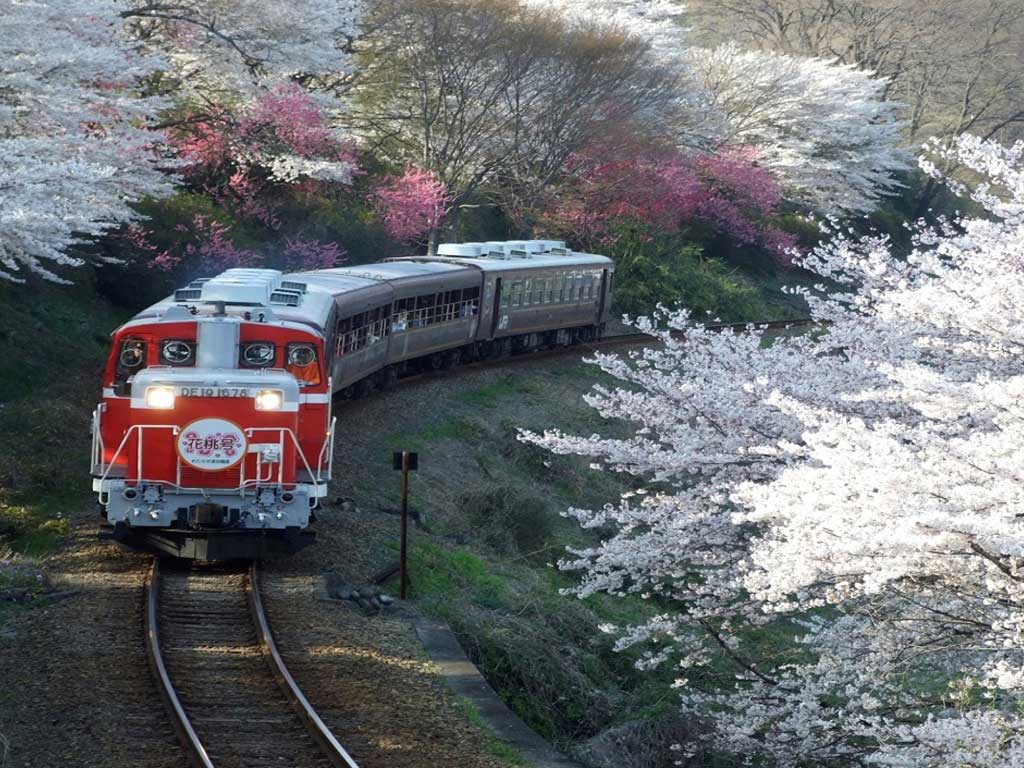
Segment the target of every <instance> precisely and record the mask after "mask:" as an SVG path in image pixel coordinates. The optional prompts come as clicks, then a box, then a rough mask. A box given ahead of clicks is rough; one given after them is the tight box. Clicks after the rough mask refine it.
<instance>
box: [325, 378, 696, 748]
mask: <svg viewBox="0 0 1024 768" xmlns="http://www.w3.org/2000/svg"><path fill="white" fill-rule="evenodd" d="M599 377H600V374H599V372H598V371H596V370H595V369H594V368H593V367H591V366H588V365H584V364H582V363H580V362H579V361H578V358H576V359H570V358H559V359H555V360H551V359H549V360H537V361H530V360H529V359H527V358H524V359H523V360H522V362H521V364H520V365H519V366H517V367H516V369H515V370H512V369H509V368H498V369H488V370H480V371H473V372H471V373H468V374H463V375H461V376H459V377H455V378H448V379H444V378H439V379H436V380H433V381H430V382H428V383H426V384H419V385H416V386H415V387H409V388H405V389H402V390H399V391H397V392H395V393H391V394H388V395H384V396H377V397H376V398H374V399H372V400H371V401H368V402H365V403H360V404H356V405H355V406H352V407H348V408H342V409H340V410H339V412H338V418H339V427H340V434H341V439H342V440H343V441H344V443H345V444H344V446H343V447H342V449H341V451H340V452H339V456H338V463H337V464H336V469H337V471H338V473H339V483H338V491H340V492H341V494H342V495H344V496H347V497H350V498H352V499H353V500H354V501H355V502H356V504H357V505H358V506H359V507H360V508H361V509H362V510H363V511H364V512H365V513H370V512H373V511H382V510H383V511H386V510H392V509H393V508H394V507H395V504H396V490H397V478H396V477H395V473H394V472H392V471H391V467H390V456H391V452H392V451H396V450H414V451H418V452H419V453H420V469H419V471H418V472H417V473H416V474H415V475H414V476H413V479H412V486H411V505H412V507H413V509H414V511H415V512H417V513H419V514H420V515H421V516H422V517H423V519H424V525H425V527H424V528H420V529H418V530H415V531H414V533H413V536H412V548H411V564H410V567H411V571H412V574H413V596H414V597H415V598H416V599H417V601H418V603H419V605H420V606H421V608H422V609H423V610H426V611H428V612H430V613H433V614H434V615H437V616H439V617H441V618H444V619H445V620H447V621H448V622H449V623H451V624H452V626H453V627H454V628H455V630H456V632H457V633H458V634H459V636H460V640H461V641H462V642H463V645H464V647H466V648H467V650H468V652H469V653H470V654H471V655H472V656H473V658H474V660H475V661H476V662H477V663H478V664H480V666H481V667H482V668H483V669H484V672H485V674H486V676H487V677H488V680H489V681H490V682H491V684H492V686H493V687H494V688H495V689H496V690H498V692H499V693H500V694H501V695H502V696H503V698H505V700H506V701H507V702H508V703H509V704H510V705H512V706H513V708H514V709H516V711H517V712H518V713H519V714H520V715H521V716H522V717H523V718H524V719H525V720H526V721H527V722H528V723H529V724H530V725H531V726H532V727H534V728H535V729H536V730H537V731H539V732H540V733H542V734H543V735H545V736H547V737H548V738H551V739H554V740H556V741H559V742H561V743H563V744H565V745H573V744H576V743H579V742H582V741H584V740H586V739H588V738H590V737H591V736H593V735H595V734H597V733H600V732H601V731H603V730H604V729H606V728H609V727H612V726H615V725H619V724H623V723H627V722H631V721H635V720H637V719H642V718H646V717H651V716H656V715H660V714H664V713H668V712H671V711H672V710H673V709H674V706H675V700H676V697H675V695H674V694H673V692H672V690H671V687H670V686H671V681H672V677H673V674H672V672H671V670H665V671H664V672H663V673H661V674H639V673H637V672H636V670H635V669H634V668H633V662H634V661H635V656H634V655H633V654H631V653H625V654H622V653H616V652H615V651H614V650H613V648H612V646H613V642H614V639H613V637H612V636H611V635H609V634H607V633H605V632H602V631H601V626H602V625H603V624H606V623H614V624H619V625H628V624H631V623H635V622H638V621H642V620H643V619H645V618H647V617H649V616H650V615H652V614H653V613H654V612H655V611H656V608H655V607H654V606H651V605H650V604H648V603H646V602H644V601H642V600H639V599H617V598H610V597H607V596H595V597H592V598H588V599H587V600H584V601H580V600H578V599H576V598H575V597H573V596H570V595H564V594H561V590H563V589H565V588H568V587H570V586H572V584H573V583H574V581H575V578H574V577H573V576H570V575H567V574H564V573H561V572H559V571H558V570H557V569H555V568H554V567H552V563H553V562H554V561H557V560H558V559H559V558H560V557H562V556H563V555H564V554H565V546H566V545H573V546H581V545H586V544H589V543H593V542H595V541H596V540H597V534H596V533H595V532H583V531H581V530H580V528H579V527H578V526H577V525H576V523H575V522H573V521H571V520H567V519H564V518H563V517H561V513H562V512H564V511H565V510H566V509H568V508H569V507H572V506H584V507H592V506H595V505H601V504H603V503H605V502H607V501H613V500H615V499H616V498H617V497H618V495H619V494H620V493H622V492H624V491H626V490H631V489H632V488H633V487H634V486H633V480H632V479H631V478H629V477H626V476H621V475H614V474H609V473H598V472H594V471H591V470H590V469H589V468H588V467H587V464H586V462H585V461H582V460H580V459H577V458H572V457H557V456H552V455H549V454H547V453H545V452H543V451H540V450H539V449H536V448H533V447H531V446H527V445H524V444H522V443H519V442H517V441H516V439H515V434H516V430H517V428H520V427H524V428H532V429H540V428H545V427H548V426H552V425H557V426H559V427H560V428H562V429H565V430H566V431H570V432H577V433H582V434H590V433H592V432H594V431H600V432H601V433H602V434H613V433H615V432H616V431H617V426H616V425H614V424H611V423H608V422H606V421H605V420H603V419H602V418H601V417H600V416H599V415H597V414H596V413H595V412H594V411H593V410H592V409H590V408H589V407H588V406H587V405H586V404H585V403H583V402H582V400H581V397H580V396H581V394H582V393H583V392H585V391H586V390H587V389H588V388H589V386H591V385H592V384H593V383H594V381H595V379H597V378H599ZM425 403H429V407H427V408H425V407H423V405H424V404H425ZM377 546H379V547H381V548H382V549H384V550H386V552H384V553H382V558H381V559H384V560H386V559H388V558H390V557H394V555H395V542H394V539H393V538H392V539H389V540H384V541H379V540H378V543H377ZM394 586H395V585H393V587H394Z"/></svg>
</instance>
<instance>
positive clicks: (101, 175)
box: [0, 0, 174, 282]
mask: <svg viewBox="0 0 1024 768" xmlns="http://www.w3.org/2000/svg"><path fill="white" fill-rule="evenodd" d="M118 11H119V7H118V5H117V4H116V3H114V2H109V1H108V0H32V1H31V2H15V1H14V0H3V1H2V2H0V94H2V96H0V277H2V278H5V279H8V280H15V281H22V280H24V277H25V274H26V273H28V274H35V275H39V276H42V277H44V278H46V279H49V280H54V281H57V282H66V281H65V280H64V279H63V278H61V277H59V276H58V274H57V273H56V272H55V271H54V270H55V269H56V268H57V267H61V266H75V265H80V264H82V263H83V261H82V258H81V257H79V256H75V255H70V254H69V252H68V251H69V249H70V248H72V247H73V246H75V245H77V244H79V243H82V242H83V241H84V240H86V239H87V238H90V237H95V236H98V235H101V234H103V233H104V232H106V231H108V230H109V229H111V228H112V227H117V226H119V225H121V224H123V223H125V222H130V221H133V220H135V219H136V218H137V214H136V213H135V211H134V210H133V208H132V203H133V202H135V201H138V200H140V199H142V198H144V197H162V196H165V195H168V194H170V193H171V191H172V190H173V186H174V183H173V178H172V177H171V176H170V175H168V174H167V173H166V171H167V170H169V169H170V167H171V163H170V162H169V161H168V160H167V159H166V152H165V151H164V148H163V147H162V145H161V137H160V135H159V134H154V133H152V132H150V131H148V130H147V126H148V125H150V124H151V123H152V122H153V118H154V115H155V114H156V113H157V112H158V110H160V109H161V108H162V107H164V106H165V105H166V103H165V102H164V101H162V100H160V99H157V98H142V97H139V95H138V94H139V85H140V82H141V81H143V80H144V79H145V78H147V77H149V76H151V75H152V74H153V73H154V72H155V71H156V70H157V69H158V67H159V66H160V62H159V61H158V60H155V59H152V58H148V57H145V56H142V55H140V52H139V50H138V47H137V45H135V44H133V43H132V42H130V41H129V40H128V39H126V38H125V36H124V34H123V31H122V23H121V20H120V17H119V16H118Z"/></svg>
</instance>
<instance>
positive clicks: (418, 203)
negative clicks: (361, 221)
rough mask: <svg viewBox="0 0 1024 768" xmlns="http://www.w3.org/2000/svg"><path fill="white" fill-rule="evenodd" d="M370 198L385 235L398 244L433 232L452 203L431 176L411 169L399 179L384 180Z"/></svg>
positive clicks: (447, 193) (396, 177) (407, 169)
mask: <svg viewBox="0 0 1024 768" xmlns="http://www.w3.org/2000/svg"><path fill="white" fill-rule="evenodd" d="M373 195H374V198H375V201H376V207H377V211H378V212H379V213H380V217H381V219H382V220H383V221H384V228H385V229H386V230H387V233H388V234H389V235H391V237H393V238H395V239H396V240H401V241H413V240H418V239H420V238H422V237H424V236H425V235H427V234H428V233H430V232H431V231H433V230H436V229H437V226H438V224H439V223H440V222H441V220H442V219H444V216H445V214H446V213H447V211H448V206H449V205H451V201H452V196H451V194H450V193H449V192H448V189H447V188H446V187H445V185H444V184H443V183H442V182H441V180H440V179H438V178H437V176H436V175H435V174H434V173H432V172H430V171H425V170H423V169H422V168H415V167H413V166H409V167H408V168H406V169H405V172H404V173H403V174H402V175H401V176H389V177H386V178H385V179H383V180H382V181H381V183H380V184H379V185H378V186H377V188H376V189H375V190H374V193H373Z"/></svg>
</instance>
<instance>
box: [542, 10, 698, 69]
mask: <svg viewBox="0 0 1024 768" xmlns="http://www.w3.org/2000/svg"><path fill="white" fill-rule="evenodd" d="M526 4H527V5H533V6H536V7H539V8H543V9H545V10H551V11H556V12H558V13H560V14H561V15H562V16H563V17H564V18H565V19H567V20H568V21H569V22H570V23H571V24H574V25H582V26H599V27H602V28H604V29H612V30H616V31H618V32H620V33H623V34H626V35H629V36H632V37H635V38H637V39H639V40H643V41H645V42H646V43H647V44H648V45H649V46H650V48H651V51H652V53H653V54H654V56H655V57H656V58H657V59H658V60H659V61H660V62H661V63H663V64H670V65H678V64H680V63H681V62H682V61H683V57H684V55H685V53H686V36H687V28H686V25H685V23H684V16H685V13H686V6H685V4H684V3H682V2H677V0H526Z"/></svg>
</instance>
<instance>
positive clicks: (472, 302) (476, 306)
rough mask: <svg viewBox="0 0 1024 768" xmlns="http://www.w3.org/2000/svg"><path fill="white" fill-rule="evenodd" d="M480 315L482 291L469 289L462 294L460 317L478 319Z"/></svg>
mask: <svg viewBox="0 0 1024 768" xmlns="http://www.w3.org/2000/svg"><path fill="white" fill-rule="evenodd" d="M479 314H480V289H479V288H467V289H466V290H464V291H463V292H462V303H461V304H460V306H459V316H460V317H476V316H477V315H479Z"/></svg>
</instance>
